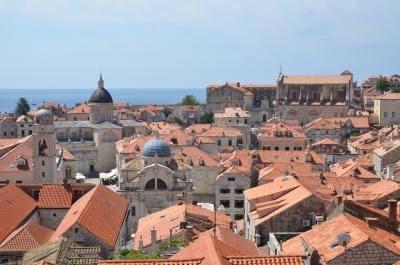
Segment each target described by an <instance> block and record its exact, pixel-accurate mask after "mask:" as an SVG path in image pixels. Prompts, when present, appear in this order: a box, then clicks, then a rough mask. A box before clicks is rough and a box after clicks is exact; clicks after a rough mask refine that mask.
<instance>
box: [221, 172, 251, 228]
mask: <svg viewBox="0 0 400 265" xmlns="http://www.w3.org/2000/svg"><path fill="white" fill-rule="evenodd" d="M248 188H250V179H249V178H248V177H245V176H243V175H242V174H238V173H223V175H222V176H219V177H218V179H217V182H216V188H215V189H216V191H215V198H216V203H217V207H219V206H220V205H221V204H223V203H222V201H229V207H226V206H224V208H225V214H226V215H229V216H230V217H231V219H232V220H239V219H242V218H243V216H244V195H243V191H244V190H245V189H248ZM224 189H226V190H229V193H225V192H222V190H224ZM237 190H241V192H238V191H237ZM235 201H241V202H242V205H243V206H242V207H236V206H235ZM240 216H241V218H239V217H240Z"/></svg>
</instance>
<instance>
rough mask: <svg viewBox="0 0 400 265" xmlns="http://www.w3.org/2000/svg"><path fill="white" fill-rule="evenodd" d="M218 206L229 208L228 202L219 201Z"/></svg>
mask: <svg viewBox="0 0 400 265" xmlns="http://www.w3.org/2000/svg"><path fill="white" fill-rule="evenodd" d="M219 204H221V205H223V206H224V207H225V208H229V207H230V203H229V200H220V201H219Z"/></svg>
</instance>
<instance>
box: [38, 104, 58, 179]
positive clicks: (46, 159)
mask: <svg viewBox="0 0 400 265" xmlns="http://www.w3.org/2000/svg"><path fill="white" fill-rule="evenodd" d="M32 144H33V146H32V161H33V167H32V171H33V172H32V173H33V181H34V182H35V183H58V182H60V181H59V180H58V178H57V162H56V158H57V153H56V152H57V151H56V133H55V128H54V124H53V114H52V113H51V112H50V111H48V110H46V109H41V110H39V111H38V112H37V113H36V116H35V120H34V124H33V133H32Z"/></svg>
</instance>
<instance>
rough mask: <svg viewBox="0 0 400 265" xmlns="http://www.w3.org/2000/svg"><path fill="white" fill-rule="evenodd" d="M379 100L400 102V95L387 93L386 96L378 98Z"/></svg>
mask: <svg viewBox="0 0 400 265" xmlns="http://www.w3.org/2000/svg"><path fill="white" fill-rule="evenodd" d="M377 99H379V100H400V93H391V92H388V93H385V94H384V95H382V96H380V97H378V98H377Z"/></svg>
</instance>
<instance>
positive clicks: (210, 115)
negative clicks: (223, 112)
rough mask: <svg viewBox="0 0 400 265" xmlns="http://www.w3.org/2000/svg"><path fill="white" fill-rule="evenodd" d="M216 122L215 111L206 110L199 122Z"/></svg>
mask: <svg viewBox="0 0 400 265" xmlns="http://www.w3.org/2000/svg"><path fill="white" fill-rule="evenodd" d="M213 122H214V113H212V112H206V113H204V114H203V115H201V117H200V120H199V123H202V124H206V123H213Z"/></svg>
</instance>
